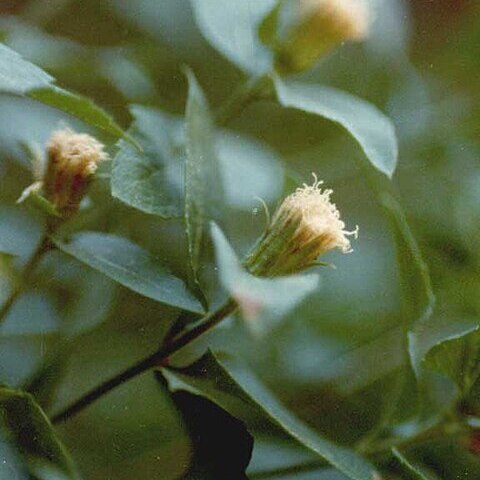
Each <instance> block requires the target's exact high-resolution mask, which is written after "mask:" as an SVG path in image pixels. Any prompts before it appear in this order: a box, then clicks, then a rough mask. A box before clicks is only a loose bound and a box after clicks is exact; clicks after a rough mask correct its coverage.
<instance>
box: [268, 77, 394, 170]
mask: <svg viewBox="0 0 480 480" xmlns="http://www.w3.org/2000/svg"><path fill="white" fill-rule="evenodd" d="M273 82H274V86H275V89H276V92H277V97H278V101H279V102H280V103H281V104H282V105H283V106H284V107H289V108H295V109H297V110H302V111H304V112H307V113H311V114H314V115H319V116H321V117H324V118H327V119H329V120H332V121H333V122H336V123H339V124H340V125H342V126H343V127H344V128H346V129H347V130H348V132H349V133H350V134H351V135H352V136H353V137H354V138H355V140H357V142H358V143H359V144H360V146H361V147H362V149H363V151H364V152H365V155H366V156H367V158H368V159H369V160H370V162H371V163H372V165H373V166H374V167H376V168H377V169H378V170H380V171H381V172H383V173H385V174H386V175H387V176H389V177H391V176H392V175H393V172H394V171H395V167H396V165H397V157H398V145H397V138H396V135H395V129H394V127H393V125H392V122H391V121H390V120H389V119H388V118H387V117H386V116H385V115H384V114H383V113H382V112H380V111H379V110H378V109H377V108H376V107H374V106H373V105H371V104H369V103H367V102H365V101H364V100H361V99H359V98H357V97H354V96H353V95H350V94H348V93H345V92H342V91H340V90H337V89H335V88H331V87H325V86H323V85H317V84H308V83H300V82H293V81H284V80H281V79H280V78H278V77H275V78H274V80H273Z"/></svg>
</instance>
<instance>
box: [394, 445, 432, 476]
mask: <svg viewBox="0 0 480 480" xmlns="http://www.w3.org/2000/svg"><path fill="white" fill-rule="evenodd" d="M392 453H393V455H394V456H395V457H396V458H397V459H398V460H399V462H400V463H401V465H402V466H403V467H405V469H406V470H407V471H408V472H410V473H411V474H413V477H414V478H416V479H418V480H439V478H438V477H437V476H436V475H434V474H433V473H431V472H428V471H427V470H426V468H425V467H424V466H423V465H420V464H419V463H418V462H416V461H414V460H413V459H411V458H408V457H406V456H405V454H404V453H402V452H400V450H398V449H397V448H392Z"/></svg>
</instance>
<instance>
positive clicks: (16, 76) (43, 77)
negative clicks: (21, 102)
mask: <svg viewBox="0 0 480 480" xmlns="http://www.w3.org/2000/svg"><path fill="white" fill-rule="evenodd" d="M53 81H54V79H53V77H51V76H50V75H49V74H48V73H46V72H44V71H43V70H42V69H41V68H39V67H37V66H36V65H33V63H30V62H27V61H26V60H24V59H23V58H22V57H21V56H20V55H19V54H18V53H17V52H15V51H13V50H11V49H10V48H8V47H6V46H5V45H3V44H2V43H0V92H4V93H11V94H14V95H27V94H28V92H30V91H31V90H34V89H37V88H45V87H49V86H50V84H51V83H52V82H53Z"/></svg>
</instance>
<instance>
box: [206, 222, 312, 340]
mask: <svg viewBox="0 0 480 480" xmlns="http://www.w3.org/2000/svg"><path fill="white" fill-rule="evenodd" d="M211 232H212V238H213V241H214V244H215V251H216V258H217V265H218V268H219V274H220V281H221V282H222V284H223V286H224V288H225V289H226V290H227V291H228V293H229V294H230V295H231V296H232V297H233V298H234V299H235V300H236V301H237V303H238V305H239V308H240V311H241V312H242V314H243V316H244V318H245V319H246V320H248V321H249V326H250V327H252V329H254V331H258V332H259V333H264V332H265V331H266V330H268V329H269V327H270V328H271V327H272V326H273V325H274V324H275V322H276V321H278V320H279V319H280V318H281V317H283V316H284V315H286V314H287V313H288V312H289V311H290V310H292V309H293V308H294V307H295V306H296V305H298V303H300V302H301V301H302V300H304V299H305V298H306V297H307V296H308V295H309V294H310V293H312V292H313V291H314V290H315V289H316V288H317V287H318V282H319V276H318V275H316V274H310V275H290V276H288V277H279V278H259V277H255V276H253V275H251V274H250V273H248V272H247V271H246V270H245V269H243V267H242V266H241V264H240V262H239V260H238V258H237V256H236V255H235V252H234V251H233V249H232V247H231V246H230V244H229V243H228V241H227V239H226V238H225V236H224V235H223V232H222V231H221V230H220V228H219V227H218V226H217V225H216V224H212V226H211Z"/></svg>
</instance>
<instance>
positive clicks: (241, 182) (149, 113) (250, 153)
mask: <svg viewBox="0 0 480 480" xmlns="http://www.w3.org/2000/svg"><path fill="white" fill-rule="evenodd" d="M130 110H131V113H132V115H133V117H134V118H135V122H134V124H133V126H132V127H131V128H130V129H129V133H130V134H131V135H132V137H134V138H135V139H136V140H137V141H138V143H139V144H140V145H141V146H142V149H143V151H139V150H138V149H136V148H133V147H132V146H131V145H130V144H129V143H127V142H125V141H124V140H120V141H119V143H118V144H117V146H118V148H119V151H118V153H117V155H116V156H115V158H114V160H113V167H112V178H111V185H112V195H113V196H114V197H116V198H118V199H119V200H121V201H122V202H125V203H126V204H128V205H130V206H132V207H134V208H137V209H139V210H141V211H143V212H146V213H151V214H154V215H159V216H161V217H163V218H172V217H179V216H181V215H182V214H183V202H184V188H183V182H184V176H185V133H184V128H183V124H182V121H181V119H180V117H174V116H171V115H169V114H167V113H165V112H162V111H161V110H158V109H153V108H147V107H142V106H139V105H133V106H131V107H130ZM215 147H216V150H217V155H218V162H219V164H220V165H219V166H220V169H221V174H222V175H221V178H222V182H223V184H224V185H225V196H226V201H227V202H228V204H229V205H230V206H232V207H234V208H238V209H250V208H254V207H255V206H256V205H257V204H258V199H257V198H256V197H260V198H262V199H263V200H264V201H266V202H271V201H273V200H276V199H277V198H278V196H279V195H280V193H281V189H282V181H283V171H282V168H281V165H280V163H279V162H278V160H277V158H276V156H275V154H274V152H272V151H271V150H270V149H269V148H268V147H267V146H266V145H264V144H263V143H262V142H259V141H258V140H255V139H252V138H249V137H246V136H240V135H239V134H238V133H232V132H229V131H226V130H223V131H220V132H218V133H217V135H216V140H215Z"/></svg>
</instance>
